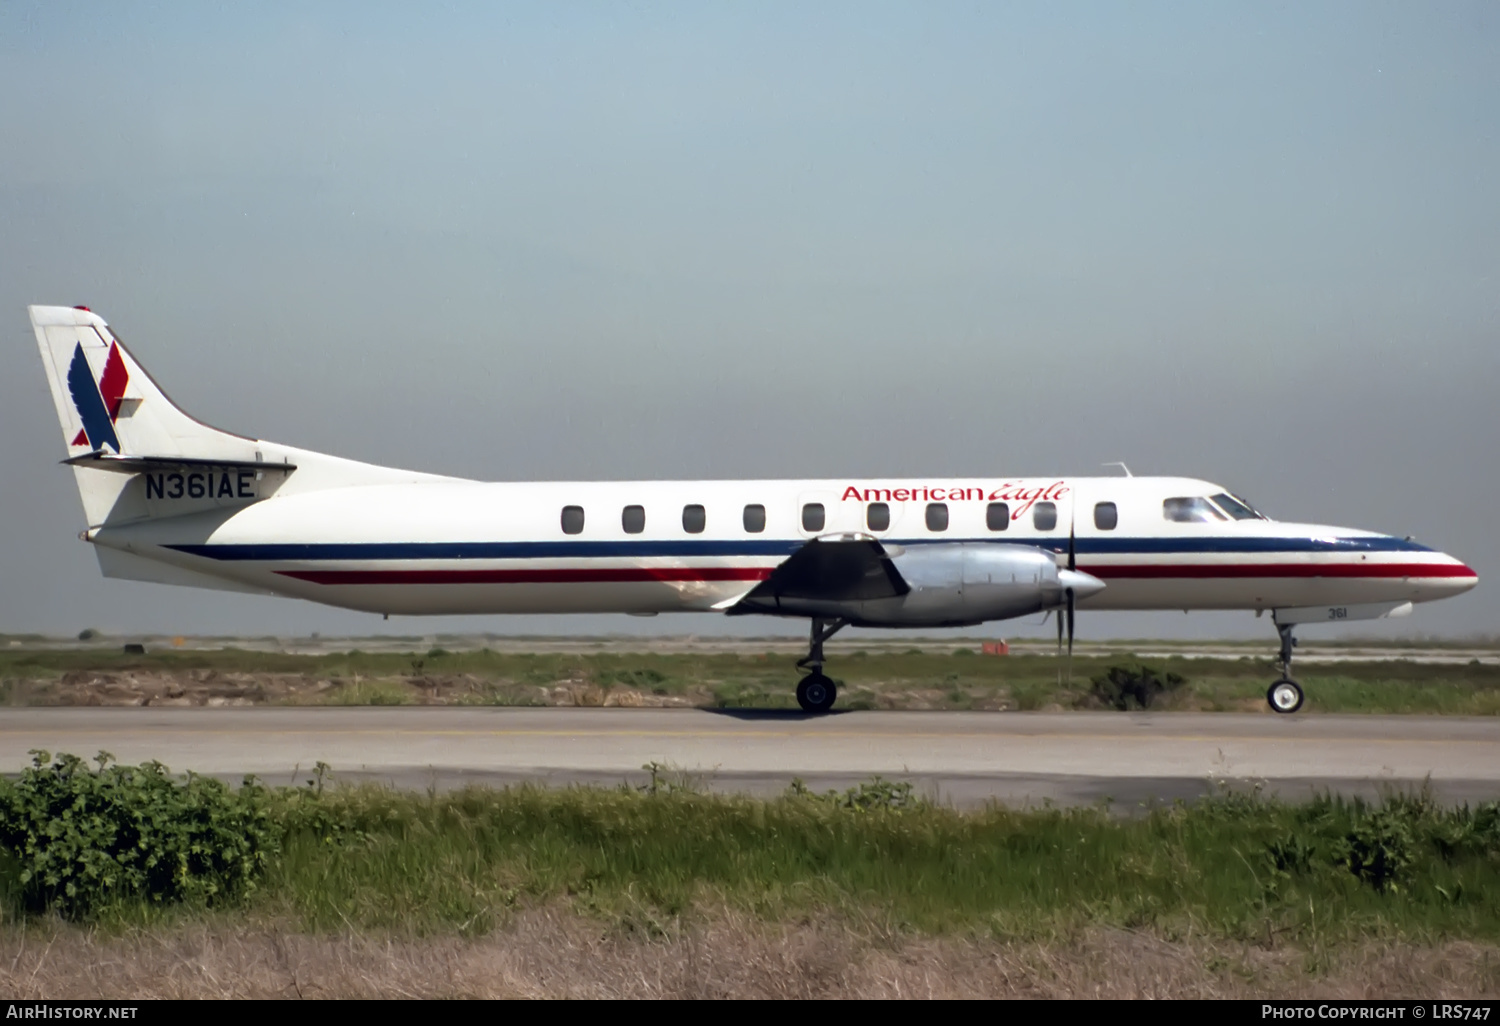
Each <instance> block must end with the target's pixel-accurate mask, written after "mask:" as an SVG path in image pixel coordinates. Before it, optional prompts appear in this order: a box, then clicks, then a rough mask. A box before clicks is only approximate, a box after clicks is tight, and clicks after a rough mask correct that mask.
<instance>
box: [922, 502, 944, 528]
mask: <svg viewBox="0 0 1500 1026" xmlns="http://www.w3.org/2000/svg"><path fill="white" fill-rule="evenodd" d="M927 530H929V531H946V530H948V504H947V503H946V502H929V503H928V504H927Z"/></svg>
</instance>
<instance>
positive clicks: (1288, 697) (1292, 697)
mask: <svg viewBox="0 0 1500 1026" xmlns="http://www.w3.org/2000/svg"><path fill="white" fill-rule="evenodd" d="M1276 630H1277V631H1278V632H1279V633H1280V634H1281V679H1280V680H1278V681H1277V682H1276V683H1275V684H1272V685H1271V687H1270V689H1269V690H1268V691H1267V692H1266V702H1267V703H1269V704H1270V706H1271V709H1272V711H1273V712H1279V713H1294V712H1296V711H1297V710H1298V709H1301V708H1302V698H1303V695H1302V685H1300V684H1298V683H1297V682H1296V681H1294V680H1292V649H1294V648H1296V647H1297V639H1296V638H1294V637H1292V625H1291V624H1289V623H1279V624H1277V625H1276Z"/></svg>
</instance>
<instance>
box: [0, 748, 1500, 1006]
mask: <svg viewBox="0 0 1500 1026" xmlns="http://www.w3.org/2000/svg"><path fill="white" fill-rule="evenodd" d="M648 768H649V769H651V771H652V772H651V777H650V783H649V784H647V785H645V786H643V787H639V788H628V787H621V788H617V789H603V788H582V787H578V788H569V789H560V790H549V789H543V788H536V787H524V786H523V787H514V788H506V789H499V790H496V789H487V788H471V789H468V790H464V791H458V792H448V793H442V794H439V793H435V792H434V793H428V794H425V795H424V794H413V793H410V792H401V791H394V790H390V789H387V788H382V787H377V786H361V787H350V788H344V787H339V786H332V784H331V781H330V780H329V779H328V778H326V767H322V766H321V765H320V766H319V767H318V769H317V771H316V772H315V773H314V774H313V776H312V779H310V780H309V782H308V786H305V787H299V788H280V789H273V790H270V791H265V790H255V791H247V792H244V793H243V795H242V800H244V801H246V802H249V803H252V805H253V807H254V808H256V809H258V810H260V811H261V812H263V813H264V818H263V819H259V820H258V822H261V823H265V824H267V825H268V828H269V830H270V831H271V834H270V835H267V836H268V837H270V838H271V840H270V841H268V842H267V843H268V844H269V847H268V848H267V850H268V851H269V852H270V858H269V859H268V860H267V861H266V862H265V863H264V868H263V869H262V871H261V874H260V876H259V879H258V881H257V885H256V886H254V887H246V888H241V889H238V890H236V891H234V892H233V893H232V894H229V892H219V893H220V897H219V898H217V899H214V901H213V904H212V905H211V906H210V905H205V904H202V902H204V901H208V900H210V899H208V898H203V897H201V895H202V894H206V893H208V892H207V891H205V890H204V889H203V888H198V889H196V890H191V891H184V892H182V893H184V894H196V895H200V897H198V898H189V899H188V900H185V901H181V902H179V903H177V904H172V903H170V902H158V901H152V900H149V899H147V898H145V897H139V896H138V897H132V896H128V895H124V896H122V895H119V894H116V896H115V897H113V898H109V899H107V900H105V901H104V902H103V903H102V904H94V905H90V906H87V910H86V911H85V912H83V913H81V919H79V920H77V921H76V922H74V923H71V924H70V923H64V922H61V921H60V920H58V919H57V918H56V917H55V916H53V915H49V914H47V913H45V912H38V911H26V908H27V907H28V906H27V905H26V903H25V901H24V899H23V891H24V886H23V881H22V876H21V872H22V869H23V867H24V865H25V864H27V863H26V861H25V860H26V859H27V858H30V857H31V856H29V855H26V854H24V853H22V852H21V851H19V850H17V851H0V956H4V957H0V984H4V985H5V986H6V988H7V990H8V991H9V992H12V993H15V994H23V993H24V994H26V995H28V996H44V995H55V996H65V995H71V996H75V997H76V996H78V995H79V994H80V993H96V992H99V991H100V990H101V989H106V990H111V991H114V992H121V993H135V994H142V993H150V994H158V995H161V996H176V995H184V996H185V995H197V996H209V995H211V994H214V993H222V994H225V995H227V994H230V993H233V994H239V995H246V994H262V995H264V994H274V993H278V992H280V991H281V990H283V989H284V990H286V991H287V992H288V996H291V995H302V996H308V995H307V991H306V990H305V988H306V987H307V986H308V985H309V984H310V983H316V982H317V981H318V980H322V981H324V982H323V986H325V988H326V989H325V990H324V991H322V992H324V993H342V994H349V995H360V996H380V995H383V994H391V993H405V994H409V995H410V994H426V995H429V996H436V995H443V994H448V995H458V994H465V993H475V994H495V993H516V992H528V993H548V992H553V993H556V992H559V991H558V990H557V988H558V986H559V984H557V983H556V982H554V983H552V984H546V982H545V981H547V980H553V981H557V980H558V979H560V978H563V979H567V980H569V981H572V982H570V983H569V985H568V987H564V988H563V992H575V991H574V990H571V989H570V988H574V987H576V988H582V991H586V992H588V993H594V994H596V995H598V996H606V995H608V994H611V993H654V994H679V995H691V994H693V993H698V994H699V995H700V996H701V995H703V994H711V993H743V994H747V995H748V994H752V993H763V994H777V993H783V992H787V993H792V992H795V993H798V994H805V995H812V994H818V993H828V994H845V995H849V996H854V995H858V994H861V993H864V994H891V995H892V996H894V995H896V994H900V993H902V992H903V991H905V992H907V993H910V992H912V991H913V988H927V990H928V991H929V992H931V993H947V994H960V993H974V994H1001V993H1012V994H1014V993H1029V994H1032V995H1034V996H1039V995H1044V994H1052V995H1077V994H1083V993H1092V994H1094V995H1095V996H1098V995H1100V994H1116V995H1120V996H1241V997H1244V996H1255V995H1257V994H1264V993H1266V992H1268V991H1270V992H1278V993H1294V992H1295V993H1312V992H1314V991H1316V990H1318V989H1319V988H1322V992H1323V993H1328V992H1329V989H1330V988H1332V990H1333V991H1336V992H1338V993H1341V994H1344V995H1345V996H1357V997H1358V996H1362V997H1370V996H1376V995H1388V994H1392V993H1395V992H1401V993H1406V992H1408V991H1409V992H1412V993H1417V994H1427V995H1431V994H1433V993H1437V992H1443V993H1448V992H1450V991H1452V992H1455V993H1460V994H1463V993H1467V994H1468V995H1470V996H1473V995H1475V994H1478V993H1489V992H1492V991H1495V990H1496V989H1497V988H1500V960H1497V958H1496V955H1497V953H1500V947H1497V944H1500V803H1491V804H1489V805H1486V806H1481V807H1480V808H1478V809H1474V810H1470V809H1467V808H1462V809H1452V808H1443V807H1440V806H1438V805H1437V804H1435V803H1434V802H1433V801H1431V799H1430V798H1429V797H1428V796H1426V795H1424V794H1415V795H1412V794H1406V795H1394V794H1393V795H1391V796H1389V797H1387V798H1386V799H1385V800H1384V801H1382V802H1380V803H1366V802H1362V801H1359V800H1346V799H1342V798H1337V797H1325V798H1320V799H1318V800H1315V801H1312V802H1308V803H1305V804H1298V805H1290V804H1284V803H1281V802H1278V801H1273V800H1266V799H1263V798H1262V797H1261V796H1259V795H1258V794H1257V793H1253V792H1252V793H1244V792H1231V791H1223V792H1220V793H1219V794H1217V795H1216V796H1214V797H1212V798H1209V799H1206V800H1203V801H1200V802H1197V803H1195V804H1193V805H1182V804H1179V805H1174V806H1170V807H1158V808H1154V809H1151V810H1148V811H1146V812H1145V813H1144V814H1142V815H1139V816H1135V817H1119V816H1115V815H1111V814H1110V813H1109V812H1108V810H1107V809H1106V808H1104V807H1097V808H1084V809H1076V808H1075V809H1057V808H1050V807H1044V808H1040V809H1029V810H1016V809H1006V808H1001V807H990V808H987V809H984V810H981V811H977V812H959V811H956V810H954V809H951V808H946V807H942V806H938V805H935V804H932V803H930V802H928V801H925V800H923V799H921V798H920V797H919V796H917V795H915V794H914V793H913V791H912V789H911V787H910V785H906V784H900V783H891V782H886V781H882V780H880V779H878V778H876V779H873V780H870V781H867V782H866V783H864V784H862V785H860V786H858V787H855V788H852V789H850V790H849V791H846V792H842V793H835V792H829V793H826V794H815V793H812V792H810V791H808V790H807V789H806V788H805V787H802V786H801V785H800V784H795V783H794V785H793V786H792V787H791V788H790V789H789V790H788V791H787V793H785V794H784V795H782V796H781V797H779V798H774V799H769V800H765V799H754V798H748V797H736V796H717V795H711V794H706V793H701V792H700V791H698V790H696V789H695V788H694V787H693V785H692V782H691V781H689V780H684V779H681V778H680V777H678V776H676V775H674V774H672V773H670V772H669V771H667V770H666V769H664V768H663V767H660V766H652V767H648ZM99 772H100V773H101V774H102V773H104V772H105V771H103V770H102V769H101V770H100V771H99ZM109 772H110V773H112V774H114V773H116V771H114V770H112V769H111V770H110V771H109ZM44 776H45V774H44ZM116 776H117V778H118V782H119V786H122V787H128V786H132V785H130V783H129V782H130V780H131V779H132V777H131V774H130V772H129V771H126V772H124V773H123V775H119V774H116ZM137 783H138V782H137ZM89 784H90V781H88V780H84V781H83V782H82V783H81V784H80V785H79V788H78V790H79V793H80V794H84V793H88V794H93V793H94V792H95V790H97V789H95V788H92V787H91V786H89ZM325 785H327V786H325ZM152 793H153V794H155V793H156V792H155V791H153V792H152ZM162 800H163V801H165V800H166V799H165V798H163V799H162ZM64 805H65V806H68V807H69V808H73V809H74V812H72V813H69V814H68V815H69V816H72V817H73V818H72V819H71V820H70V821H71V822H73V823H75V824H82V823H84V822H85V820H83V819H79V818H77V817H78V814H79V813H78V810H79V809H80V808H81V807H74V806H71V805H68V803H67V802H64ZM9 807H10V806H8V805H7V806H6V808H9ZM163 807H165V806H163ZM101 808H102V809H106V811H105V812H104V815H105V820H100V819H98V817H99V815H100V809H101ZM7 815H8V813H7ZM89 815H92V816H93V817H94V818H93V819H89V820H87V821H86V822H88V823H91V824H95V825H96V826H91V827H90V829H96V827H97V825H98V824H100V823H104V822H106V821H107V820H108V816H109V815H110V813H108V812H107V807H103V806H101V807H96V808H94V809H93V811H92V812H91V813H89ZM107 834H108V829H105V831H104V833H103V834H100V835H99V836H101V837H103V836H106V835H107ZM130 851H134V849H133V848H131V849H130ZM51 864H52V865H54V866H56V865H59V863H57V862H55V861H54V862H52V863H51ZM82 865H83V863H80V866H82ZM80 879H82V877H80ZM226 894H227V895H228V896H227V897H225V895H226ZM80 907H81V906H80ZM28 935H31V936H34V937H35V940H34V941H33V942H32V946H31V949H30V953H29V954H28V948H27V943H28V941H27V938H28ZM54 945H56V946H57V950H58V952H59V953H60V954H59V956H58V959H54V960H52V961H51V962H49V961H48V958H49V953H50V952H51V951H52V950H53V948H54ZM455 945H458V946H455ZM297 951H301V952H302V954H300V955H295V957H294V955H293V954H290V953H293V952H297ZM818 952H821V954H815V953H818ZM382 953H383V954H382ZM543 953H545V954H543ZM184 959H186V960H187V961H186V962H184V961H183V960H184ZM23 963H24V966H23ZM6 964H8V965H9V967H10V969H9V974H8V975H7V973H6V970H5V968H4V967H5V965H6ZM182 964H189V965H195V966H204V967H206V966H209V965H214V966H218V967H219V969H218V970H217V971H214V972H211V971H209V970H207V969H205V970H204V973H202V974H198V973H197V972H196V970H195V971H194V972H193V973H189V974H188V975H187V976H183V975H182V973H180V972H179V971H178V969H177V968H176V966H178V965H182ZM500 964H503V965H506V966H509V967H510V968H509V969H507V970H506V971H505V972H499V973H498V974H497V970H496V968H495V967H496V966H497V965H500ZM804 964H805V968H804ZM380 965H383V966H385V967H386V968H385V969H384V970H380V969H378V968H377V966H380ZM486 965H488V966H489V968H488V969H485V968H484V966H486ZM918 965H921V966H923V968H922V969H921V971H920V972H918V971H916V970H915V969H914V968H913V967H914V966H918ZM101 966H108V967H111V968H108V969H103V968H100V967H101ZM236 966H237V967H238V968H235V967H236ZM318 966H321V968H315V967H318ZM645 966H658V967H660V966H670V967H675V968H672V969H671V970H670V974H669V975H670V976H671V979H670V980H668V979H666V978H665V977H661V976H658V975H653V974H658V973H660V972H661V971H662V970H661V969H659V968H658V969H653V970H651V971H650V972H648V971H647V970H645V969H644V968H643V967H645ZM901 966H905V967H906V968H905V969H901V968H900V967H901ZM996 966H1004V967H1005V968H1004V969H1003V971H1000V970H997V969H996ZM88 967H92V968H88ZM268 967H269V968H268ZM355 967H364V968H360V969H358V971H355ZM423 967H425V968H423ZM456 967H464V968H462V974H461V975H462V977H463V980H467V981H468V982H463V980H460V978H459V976H457V975H455V973H458V972H459V969H458V968H456ZM44 970H45V973H44V972H43V971H44ZM351 972H352V973H353V974H354V975H352V976H351V975H350V973H351ZM434 972H435V973H437V976H432V975H431V974H432V973H434ZM486 973H488V975H486ZM752 977H753V980H752V979H751V978H752ZM106 978H108V979H109V980H113V981H114V982H113V983H107V982H105V981H106ZM39 980H40V982H39ZM229 980H243V981H244V982H242V983H235V984H234V986H233V987H232V988H231V989H230V990H224V989H223V988H224V987H226V986H228V985H229V984H228V983H227V982H226V981H229ZM299 980H300V982H299ZM396 980H400V981H401V982H400V983H399V984H397V983H396V982H394V981H396ZM652 980H655V982H652ZM164 981H173V982H171V983H170V986H168V985H167V983H166V982H164ZM252 981H253V982H252ZM481 981H483V982H481ZM163 987H166V988H167V989H165V990H163V989H162V988H163ZM393 987H394V988H396V989H395V990H392V988H393ZM549 987H551V988H552V989H551V990H550V991H549V989H548V988H549ZM1309 987H1311V988H1312V990H1309V989H1308V988H1309ZM518 988H519V990H518ZM590 988H593V989H590ZM695 988H696V990H695ZM736 988H738V989H736ZM786 988H791V990H790V991H787V989H786ZM1018 988H1019V989H1018ZM582 991H580V992H582Z"/></svg>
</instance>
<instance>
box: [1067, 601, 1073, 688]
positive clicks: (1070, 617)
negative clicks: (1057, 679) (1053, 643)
mask: <svg viewBox="0 0 1500 1026" xmlns="http://www.w3.org/2000/svg"><path fill="white" fill-rule="evenodd" d="M1066 667H1067V670H1066V683H1068V684H1071V683H1073V589H1072V588H1069V589H1068V659H1067V663H1066Z"/></svg>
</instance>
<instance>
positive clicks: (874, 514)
mask: <svg viewBox="0 0 1500 1026" xmlns="http://www.w3.org/2000/svg"><path fill="white" fill-rule="evenodd" d="M865 526H866V527H868V528H869V529H870V530H872V531H885V530H889V528H890V526H891V507H890V506H888V505H886V504H885V503H883V502H872V503H870V506H869V508H868V509H866V510H865Z"/></svg>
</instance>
